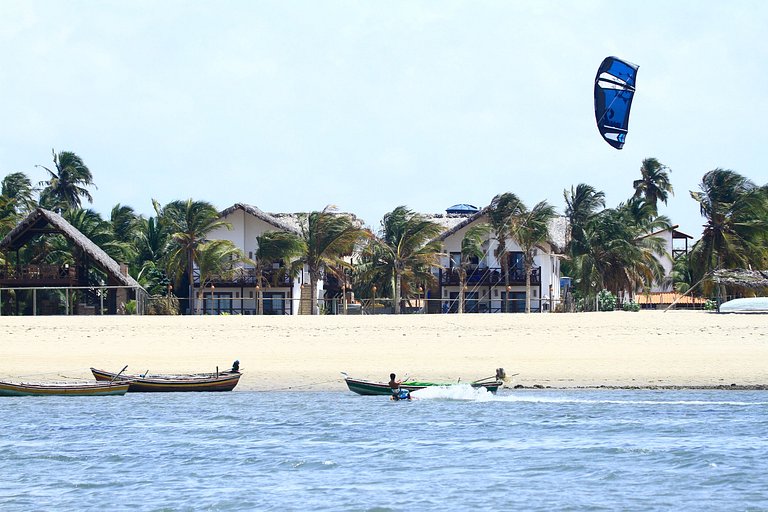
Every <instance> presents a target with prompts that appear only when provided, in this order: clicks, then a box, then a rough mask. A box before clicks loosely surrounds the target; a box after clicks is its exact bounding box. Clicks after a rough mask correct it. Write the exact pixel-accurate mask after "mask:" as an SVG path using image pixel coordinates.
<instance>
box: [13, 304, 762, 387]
mask: <svg viewBox="0 0 768 512" xmlns="http://www.w3.org/2000/svg"><path fill="white" fill-rule="evenodd" d="M235 359H239V360H240V363H241V367H242V369H243V370H244V375H243V378H242V379H241V381H240V384H239V386H238V387H237V390H275V389H285V388H289V387H290V388H292V389H295V390H319V389H323V390H344V389H346V387H345V385H344V383H343V381H342V380H341V378H340V373H339V372H341V371H346V372H347V373H349V374H350V376H354V377H360V378H367V379H373V380H379V381H384V380H386V379H387V376H388V374H389V373H390V372H396V373H397V374H398V375H399V376H405V375H406V374H407V375H409V376H410V377H412V378H416V379H419V380H441V381H442V380H448V381H451V380H455V379H458V378H461V379H462V380H463V381H467V380H473V379H478V378H481V377H487V376H490V375H493V374H494V371H495V369H496V368H498V367H503V368H505V369H506V372H507V374H513V373H519V375H518V376H516V377H514V378H513V384H522V385H524V386H533V385H537V384H539V385H543V386H553V387H575V386H600V385H606V386H714V385H723V384H725V385H729V384H731V383H735V384H739V385H762V384H768V315H757V314H753V315H724V314H720V315H718V314H713V313H706V312H687V311H670V312H667V313H662V312H660V311H642V312H640V313H626V312H614V313H580V314H530V315H524V314H493V315H487V314H465V315H404V316H383V315H382V316H348V317H341V316H339V317H334V316H322V317H308V316H299V317H286V316H282V317H278V316H216V317H211V316H199V317H152V316H144V317H136V316H134V317H128V316H117V317H115V316H113V317H61V316H57V317H7V316H6V317H0V379H3V380H25V381H32V380H36V381H41V380H61V377H62V376H64V377H75V378H87V379H90V378H91V375H90V372H89V367H91V366H94V367H97V368H101V369H106V370H113V371H118V370H120V369H121V368H122V367H123V366H125V365H126V364H127V365H128V371H129V372H131V371H132V372H134V373H143V372H144V371H146V370H149V371H150V372H154V373H163V372H165V373H172V372H188V371H214V370H215V368H216V366H217V365H218V366H219V369H221V370H223V369H226V368H228V367H229V366H230V365H231V363H232V361H234V360H235Z"/></svg>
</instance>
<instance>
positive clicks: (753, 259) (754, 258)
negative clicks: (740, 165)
mask: <svg viewBox="0 0 768 512" xmlns="http://www.w3.org/2000/svg"><path fill="white" fill-rule="evenodd" d="M699 189H700V191H699V192H693V191H691V197H693V199H695V200H696V201H697V202H698V203H699V209H700V211H701V215H702V217H704V218H705V219H706V224H705V225H704V232H703V233H702V235H701V239H700V240H699V241H698V242H696V244H695V245H694V246H693V249H692V250H691V261H692V264H693V266H694V268H695V269H696V270H697V272H698V273H700V274H701V275H705V274H707V273H709V272H711V271H713V270H715V269H718V268H749V267H755V268H765V265H766V260H767V259H768V251H766V247H768V245H767V244H766V242H767V241H768V235H767V234H766V232H767V230H768V186H763V187H757V186H756V185H755V184H754V183H753V182H752V181H750V180H749V179H747V178H745V177H744V176H741V175H740V174H738V173H736V172H734V171H731V170H726V169H719V168H718V169H714V170H712V171H709V172H708V173H706V174H705V175H704V177H703V178H702V181H701V184H700V185H699ZM708 286H709V285H708Z"/></svg>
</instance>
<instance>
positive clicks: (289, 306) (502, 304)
mask: <svg viewBox="0 0 768 512" xmlns="http://www.w3.org/2000/svg"><path fill="white" fill-rule="evenodd" d="M162 300H165V299H164V298H162V297H149V298H148V299H147V307H146V309H147V310H148V311H150V314H152V313H151V311H153V310H154V309H159V308H153V304H154V303H155V302H157V301H162ZM176 300H178V303H179V304H180V307H179V310H180V311H181V312H182V313H183V314H187V315H295V314H310V311H311V308H312V306H313V305H315V306H316V308H317V309H316V311H317V313H318V314H321V315H390V314H394V310H395V308H394V301H393V300H392V299H390V298H378V297H377V298H376V299H373V298H368V299H359V300H357V301H355V302H349V301H344V300H343V299H341V298H332V299H319V300H317V301H316V302H315V301H312V300H311V299H299V298H284V297H281V298H260V299H256V298H239V297H210V296H206V297H203V298H196V299H194V300H193V301H192V307H190V300H189V299H185V298H177V299H176ZM559 305H560V301H559V300H549V299H532V300H531V312H534V313H539V312H549V311H556V310H558V308H559ZM462 310H463V311H462V312H463V313H468V314H487V313H523V312H525V300H524V299H512V298H510V299H508V300H500V299H495V300H491V299H465V301H464V307H463V308H462ZM458 312H459V304H458V300H457V299H423V298H418V299H403V300H402V301H401V303H400V313H401V314H456V313H458Z"/></svg>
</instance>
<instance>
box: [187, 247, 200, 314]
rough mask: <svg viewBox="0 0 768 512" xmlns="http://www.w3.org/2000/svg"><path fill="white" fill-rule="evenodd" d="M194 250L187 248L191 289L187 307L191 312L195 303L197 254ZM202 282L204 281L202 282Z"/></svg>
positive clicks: (188, 293)
mask: <svg viewBox="0 0 768 512" xmlns="http://www.w3.org/2000/svg"><path fill="white" fill-rule="evenodd" d="M194 254H195V253H194V251H193V250H192V248H190V249H188V250H187V277H188V278H189V290H188V291H187V302H188V304H187V308H188V309H189V314H190V315H191V314H193V313H194V309H193V308H194V304H195V277H194V273H195V261H194V259H195V256H194ZM201 284H202V283H201Z"/></svg>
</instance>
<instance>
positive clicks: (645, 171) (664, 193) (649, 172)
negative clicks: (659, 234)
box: [632, 158, 674, 213]
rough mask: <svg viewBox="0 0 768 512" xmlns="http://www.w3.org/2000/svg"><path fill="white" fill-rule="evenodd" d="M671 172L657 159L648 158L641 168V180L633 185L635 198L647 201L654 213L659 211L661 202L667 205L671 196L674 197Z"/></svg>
mask: <svg viewBox="0 0 768 512" xmlns="http://www.w3.org/2000/svg"><path fill="white" fill-rule="evenodd" d="M670 172H672V169H670V168H669V167H667V166H666V165H664V164H662V163H661V162H659V161H658V160H656V159H655V158H646V159H645V160H643V164H642V165H641V166H640V175H641V177H640V179H639V180H635V181H634V182H633V183H632V186H633V187H634V188H635V195H634V197H636V198H640V197H642V198H643V199H645V202H646V203H648V204H649V205H650V206H651V208H652V209H653V212H654V213H655V212H657V211H658V208H657V206H658V202H659V201H661V202H662V203H664V204H667V198H668V197H669V194H672V195H674V190H673V188H672V183H670V181H669V173H670Z"/></svg>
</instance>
